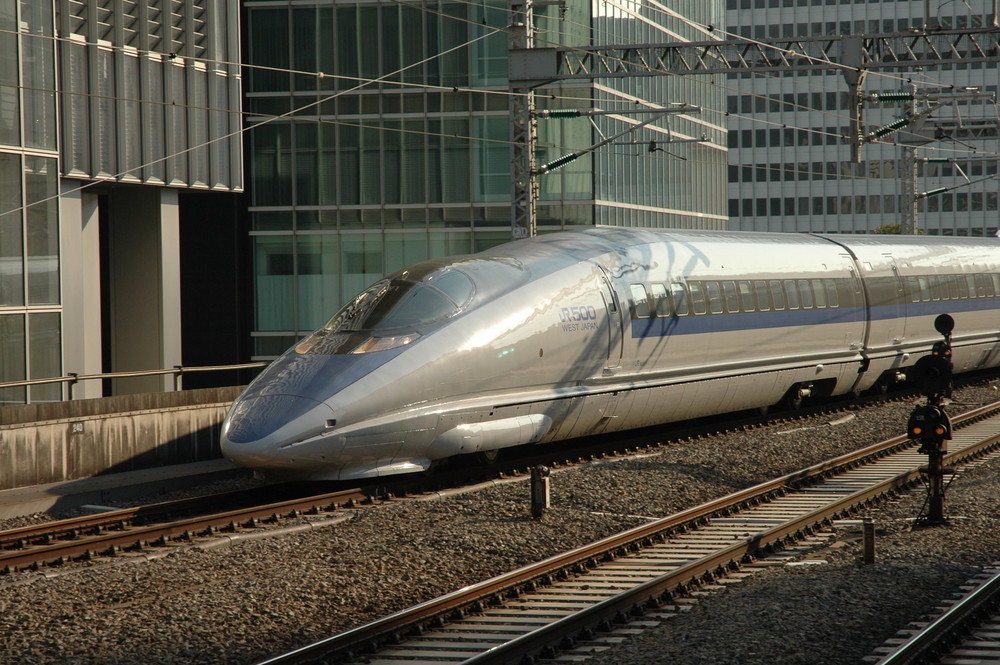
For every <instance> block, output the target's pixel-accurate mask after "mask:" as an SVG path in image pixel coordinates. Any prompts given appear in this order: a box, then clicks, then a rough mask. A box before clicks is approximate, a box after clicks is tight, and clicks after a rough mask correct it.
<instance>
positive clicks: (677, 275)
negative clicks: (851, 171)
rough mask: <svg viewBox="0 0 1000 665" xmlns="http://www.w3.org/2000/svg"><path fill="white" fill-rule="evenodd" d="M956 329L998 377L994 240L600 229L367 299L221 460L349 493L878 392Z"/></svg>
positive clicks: (250, 398) (399, 275) (271, 372)
mask: <svg viewBox="0 0 1000 665" xmlns="http://www.w3.org/2000/svg"><path fill="white" fill-rule="evenodd" d="M942 313H948V314H950V315H951V316H952V317H953V318H954V321H955V329H954V334H953V338H952V345H953V362H954V368H955V372H956V373H957V372H962V371H969V370H974V369H978V368H985V367H994V366H996V365H997V364H998V363H1000V332H998V328H1000V316H998V315H1000V240H998V239H994V238H958V237H955V238H952V237H948V238H945V237H925V236H885V235H882V236H880V235H871V236H858V235H855V236H834V235H806V234H764V233H735V232H700V231H658V230H649V229H625V228H608V227H593V228H588V229H586V230H581V231H568V232H562V233H554V234H551V235H543V236H539V237H536V238H529V239H524V240H518V241H515V242H511V243H508V244H505V245H502V246H499V247H496V248H494V249H491V250H488V251H485V252H482V253H479V254H474V255H468V256H459V257H452V258H446V259H436V260H430V261H425V262H423V263H418V264H416V265H413V266H410V267H408V268H405V269H403V270H400V271H398V272H396V273H395V274H392V275H390V276H388V277H386V278H384V279H381V280H379V281H378V282H376V283H375V284H373V285H371V286H370V287H369V288H368V289H366V290H365V291H363V292H362V293H360V294H359V295H358V296H357V297H355V298H354V299H353V300H352V301H351V302H350V303H348V304H347V305H346V306H345V307H343V308H342V309H341V310H340V311H339V312H337V314H336V315H334V316H333V318H331V319H330V321H329V322H328V323H327V324H326V325H324V326H323V327H322V328H320V329H319V330H317V331H316V332H314V333H313V334H311V335H309V336H308V337H306V338H305V339H303V340H302V341H301V342H299V343H298V344H296V345H295V346H294V347H292V348H291V349H289V350H288V351H287V352H285V353H284V355H282V356H281V357H280V358H278V359H277V360H275V361H274V362H273V363H272V364H271V365H270V366H269V367H267V368H266V369H265V370H264V371H263V372H262V373H261V374H260V375H259V376H258V377H257V378H256V379H255V380H254V381H253V382H252V383H251V384H250V385H249V386H248V387H247V389H246V391H245V392H244V393H243V394H242V395H241V396H240V397H239V398H238V399H237V400H236V401H235V402H234V404H233V405H232V408H231V409H230V410H229V413H228V415H227V417H226V419H225V422H224V424H223V433H222V452H223V454H224V455H225V456H226V457H227V458H228V459H230V460H232V461H233V462H235V463H236V464H239V465H243V466H246V467H250V468H253V469H255V470H257V471H260V472H262V473H263V475H273V476H279V477H280V476H285V477H302V478H309V479H331V480H336V479H342V480H343V479H361V478H374V477H380V476H386V475H391V474H400V473H410V472H419V471H423V470H426V469H428V468H430V467H431V466H432V465H433V464H435V463H436V462H438V461H440V460H444V459H447V458H449V457H452V456H454V455H460V454H466V453H485V454H486V455H487V456H489V455H495V453H496V451H498V450H500V449H502V448H506V447H508V446H518V445H523V444H544V443H547V442H552V441H557V440H562V439H568V438H572V437H581V436H586V435H592V434H598V433H605V432H613V431H618V430H625V429H632V428H639V427H646V426H651V425H658V424H662V423H669V422H672V421H679V420H685V419H689V418H694V417H701V416H706V415H711V414H719V413H728V412H732V411H738V410H743V409H750V408H760V407H767V406H769V405H773V404H777V403H781V402H782V401H785V402H789V403H791V404H797V403H798V402H799V401H801V399H802V398H803V397H808V396H828V395H840V394H844V393H851V392H854V393H857V392H861V391H864V390H867V389H872V388H876V389H877V388H884V387H887V386H889V385H890V384H891V383H893V382H894V381H897V380H901V379H903V378H905V373H906V370H907V368H909V367H912V366H913V365H914V364H915V363H916V361H917V360H918V359H919V358H920V357H922V356H924V355H927V354H928V353H929V351H930V349H931V346H932V345H933V343H934V342H936V341H939V340H940V339H941V336H940V335H939V334H938V333H937V332H936V331H935V328H934V320H935V318H936V317H937V316H938V315H939V314H942Z"/></svg>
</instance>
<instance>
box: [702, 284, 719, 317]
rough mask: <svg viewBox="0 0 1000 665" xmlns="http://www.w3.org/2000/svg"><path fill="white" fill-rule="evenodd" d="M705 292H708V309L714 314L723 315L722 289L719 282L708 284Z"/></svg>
mask: <svg viewBox="0 0 1000 665" xmlns="http://www.w3.org/2000/svg"><path fill="white" fill-rule="evenodd" d="M705 290H706V291H707V292H708V309H709V311H710V312H712V314H722V289H720V288H719V283H718V282H706V283H705Z"/></svg>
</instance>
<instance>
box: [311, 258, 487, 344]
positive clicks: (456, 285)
mask: <svg viewBox="0 0 1000 665" xmlns="http://www.w3.org/2000/svg"><path fill="white" fill-rule="evenodd" d="M435 277H436V276H435ZM471 296H472V282H471V281H470V280H469V278H468V277H466V276H465V275H463V274H462V273H459V272H448V273H446V274H444V275H442V276H440V277H438V278H437V279H434V280H433V283H432V282H431V280H427V281H426V282H412V281H409V280H407V279H399V278H396V279H391V280H388V279H386V280H382V281H380V282H376V283H375V284H373V285H372V286H370V287H369V288H368V289H366V290H365V291H364V292H362V293H361V295H359V296H358V297H357V298H355V299H354V300H353V301H352V302H350V303H348V305H347V306H346V307H344V308H343V309H341V310H340V311H339V312H338V313H337V315H336V316H334V317H333V318H332V319H330V322H329V323H327V324H326V325H325V326H324V328H326V329H327V330H329V331H330V332H341V331H361V330H373V331H374V330H387V329H397V328H411V327H415V326H420V325H422V324H426V323H431V322H433V321H439V320H441V319H446V318H448V317H449V316H452V315H453V314H455V313H456V312H458V311H459V309H460V308H461V307H462V305H464V304H465V303H466V302H468V300H469V298H470V297H471Z"/></svg>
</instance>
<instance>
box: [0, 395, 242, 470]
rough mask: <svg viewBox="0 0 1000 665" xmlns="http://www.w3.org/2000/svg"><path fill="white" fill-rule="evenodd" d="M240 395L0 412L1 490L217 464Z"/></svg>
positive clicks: (128, 399) (129, 398)
mask: <svg viewBox="0 0 1000 665" xmlns="http://www.w3.org/2000/svg"><path fill="white" fill-rule="evenodd" d="M241 390H242V389H241V388H240V387H234V388H218V389H205V390H188V391H181V392H172V393H151V394H142V395H124V396H120V397H108V398H101V399H91V400H76V401H72V402H54V403H47V404H30V405H25V406H13V407H4V408H2V409H0V490H3V489H11V488H14V487H25V486H29V485H39V484H44V483H55V482H62V481H67V480H77V479H80V478H88V477H91V476H95V475H99V474H104V473H119V472H123V471H135V470H139V469H146V468H152V467H156V466H164V465H169V464H184V463H188V462H198V461H203V460H210V459H216V458H218V457H220V453H219V429H220V426H221V425H222V420H223V418H224V417H225V415H226V411H227V410H228V409H229V405H230V404H232V401H233V399H235V398H236V396H237V395H239V393H240V391H241Z"/></svg>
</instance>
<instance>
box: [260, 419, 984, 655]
mask: <svg viewBox="0 0 1000 665" xmlns="http://www.w3.org/2000/svg"><path fill="white" fill-rule="evenodd" d="M998 412H1000V402H998V403H994V404H991V405H987V406H984V407H980V408H978V409H974V410H972V411H969V412H966V413H965V414H962V415H961V416H959V417H957V418H956V419H955V422H954V423H953V425H954V427H955V429H956V430H957V429H958V428H960V427H964V426H967V425H969V424H973V423H976V422H979V421H981V420H983V419H984V418H988V417H989V416H990V415H992V414H996V413H998ZM998 442H1000V435H996V436H993V437H989V438H987V439H985V440H983V441H981V442H979V443H977V444H975V445H974V446H970V448H974V449H976V450H977V451H979V450H983V449H986V448H989V447H992V446H996V445H997V444H998ZM915 445H916V444H914V443H913V442H912V441H910V440H908V439H907V438H906V437H905V436H898V437H894V438H892V439H888V440H886V441H883V442H880V443H876V444H873V445H871V446H867V447H866V448H863V449H860V450H858V451H854V452H852V453H848V454H845V455H841V456H839V457H836V458H833V459H831V460H827V461H825V462H821V463H819V464H815V465H812V466H810V467H807V468H805V469H802V470H799V471H796V472H794V473H791V474H787V475H785V476H782V477H780V478H776V479H774V480H771V481H767V482H765V483H761V484H759V485H756V486H754V487H750V488H747V489H745V490H741V491H739V492H735V493H732V494H730V495H727V496H725V497H721V498H719V499H716V500H714V501H711V502H708V503H706V504H703V505H701V506H697V507H694V508H691V509H688V510H685V511H683V512H681V513H677V514H675V515H671V516H669V517H666V518H663V519H660V520H656V521H654V522H650V523H648V524H645V525H641V526H638V527H635V528H633V529H630V530H628V531H625V532H623V533H620V534H616V535H614V536H610V537H608V538H605V539H603V540H600V541H597V542H595V543H591V544H589V545H585V546H583V547H580V548H576V549H574V550H571V551H569V552H566V553H563V554H559V555H556V556H554V557H550V558H548V559H545V560H543V561H540V562H537V563H534V564H530V565H528V566H524V567H522V568H519V569H517V570H515V571H512V572H510V573H507V574H504V575H500V576H498V577H495V578H492V579H489V580H485V581H483V582H480V583H478V584H474V585H470V586H468V587H465V588H463V589H460V590H458V591H455V592H452V593H450V594H446V595H444V596H440V597H438V598H434V599H432V600H429V601H426V602H424V603H421V604H419V605H416V606H414V607H412V608H409V609H406V610H402V611H400V612H396V613H394V614H391V615H389V616H387V617H384V618H382V619H379V620H376V621H374V622H371V623H368V624H365V625H363V626H359V627H357V628H354V629H351V630H348V631H345V632H343V633H340V634H338V635H334V636H332V637H329V638H326V639H324V640H320V641H318V642H315V643H313V644H309V645H306V646H303V647H300V648H299V649H296V650H293V651H291V652H288V653H285V654H281V655H278V656H275V657H273V658H270V659H268V660H264V661H261V662H260V663H258V665H288V664H290V663H307V662H311V661H313V660H316V659H318V658H324V659H333V660H334V661H337V660H349V659H351V658H353V657H355V656H359V655H360V654H362V653H364V652H367V651H368V650H370V649H371V648H372V647H373V645H379V644H392V643H396V642H398V641H400V640H401V638H402V637H403V636H404V635H405V634H406V633H407V632H412V633H417V634H419V633H422V632H423V631H424V630H425V629H426V628H427V627H428V626H430V625H433V624H434V623H435V622H437V623H438V624H440V620H441V617H443V616H447V615H449V614H452V615H457V616H462V615H463V614H464V613H466V612H469V611H481V610H482V609H483V608H484V607H485V606H487V605H490V604H496V603H498V602H499V599H500V598H502V597H503V596H504V595H508V594H510V595H514V594H516V592H517V591H518V590H519V589H524V588H533V587H534V586H535V585H536V584H538V583H539V582H542V583H544V582H545V581H546V580H548V579H552V578H554V577H556V576H559V575H561V574H566V572H565V571H573V570H575V571H578V572H582V571H583V570H584V569H587V568H590V567H593V566H594V565H596V562H597V561H598V560H600V559H602V558H606V557H608V556H609V554H610V553H615V552H619V553H622V552H627V551H629V550H632V549H637V548H638V547H640V546H642V545H643V544H648V543H652V542H654V541H656V540H657V539H662V538H664V537H665V534H669V533H671V532H673V531H677V530H681V529H686V528H688V527H692V526H697V525H698V524H700V523H704V522H705V521H707V520H708V519H709V518H711V517H713V516H715V515H719V514H728V513H729V512H731V511H733V510H735V509H736V508H737V507H739V506H744V505H750V504H756V503H761V502H765V501H767V500H769V498H770V497H773V496H776V495H779V494H783V493H785V492H786V491H788V490H791V489H793V488H796V487H800V486H803V485H807V484H810V483H812V482H817V481H819V480H822V479H823V478H825V477H826V476H829V475H831V474H832V473H834V472H836V471H839V470H848V469H851V468H854V467H857V466H860V465H863V464H865V463H866V462H867V461H869V460H875V459H878V458H882V457H885V456H887V455H891V454H894V453H896V452H899V451H902V450H906V449H908V448H912V447H914V446H915ZM970 448H967V449H965V450H963V451H957V452H955V453H952V454H951V455H949V456H948V457H946V461H948V462H950V463H954V462H956V461H957V460H960V459H965V458H967V457H969V456H971V455H972V452H971V451H970ZM921 475H922V471H921V470H920V469H916V468H914V469H910V470H908V471H905V472H902V473H900V474H897V475H895V476H893V477H890V478H888V479H887V480H885V481H883V482H880V483H877V484H876V485H874V486H870V487H866V488H864V489H862V490H859V491H857V492H854V493H852V494H850V495H847V496H846V497H843V498H841V499H839V500H837V501H834V502H832V503H831V504H829V505H828V506H826V507H824V508H820V509H817V510H814V511H812V512H810V513H808V514H806V515H803V516H800V517H799V518H796V519H794V520H791V521H788V522H786V523H784V524H782V525H779V526H776V527H774V528H771V529H768V530H765V531H761V532H758V533H756V534H754V535H752V536H750V537H749V538H746V539H743V540H741V541H740V542H737V543H735V544H733V545H731V546H729V547H726V548H724V549H722V550H720V551H717V552H715V553H713V554H711V555H709V556H708V557H705V558H704V559H701V560H698V561H694V562H691V563H689V564H686V565H683V566H681V567H679V568H677V569H675V570H672V571H670V572H669V573H666V574H664V575H662V576H660V577H658V578H656V579H653V580H650V581H647V582H645V583H642V584H640V585H639V586H637V587H635V588H633V589H630V590H628V591H626V592H624V593H622V594H620V595H618V596H615V597H613V598H609V599H607V600H605V601H602V602H599V603H597V604H595V605H593V606H591V607H589V608H587V609H585V610H582V611H580V612H578V613H575V614H572V615H570V616H567V617H565V618H563V619H560V620H557V621H555V622H553V623H551V624H549V625H547V626H544V627H542V628H538V629H536V630H534V631H532V632H529V633H527V634H525V635H522V636H520V637H518V638H515V639H513V640H511V641H509V642H507V643H504V644H502V645H499V646H496V647H493V648H491V649H489V650H487V651H485V652H483V653H481V654H479V655H476V656H474V657H472V658H470V659H468V660H467V661H464V662H466V663H468V664H475V665H486V664H490V665H494V664H496V663H519V662H521V661H522V660H523V659H526V658H527V659H532V658H537V657H538V656H539V655H542V654H545V653H551V652H552V651H553V650H554V649H556V647H557V646H558V644H559V643H560V642H562V641H563V640H564V639H565V637H566V636H567V635H572V634H579V633H580V632H584V631H593V630H594V629H595V627H597V626H599V625H601V624H602V623H607V622H608V621H609V617H614V616H617V615H621V614H628V613H630V612H633V611H640V610H641V608H642V607H644V606H646V605H647V604H655V603H658V602H659V601H661V600H663V599H665V598H669V597H670V596H671V595H673V594H675V593H678V592H682V591H683V590H684V589H685V588H686V587H687V586H697V585H699V584H701V583H702V582H703V581H706V580H708V579H711V578H712V577H714V576H715V575H716V574H718V573H722V572H725V571H728V570H731V569H734V568H735V567H737V566H738V565H739V563H740V562H745V561H747V560H749V559H752V558H753V557H755V556H757V555H759V554H761V553H763V552H766V551H767V550H769V549H775V548H778V547H780V546H781V545H782V543H784V542H785V541H787V540H788V539H790V538H792V537H793V536H794V535H796V534H801V533H805V532H808V531H810V530H812V529H813V528H815V527H816V526H817V525H822V524H825V523H828V522H829V521H831V520H832V519H834V518H835V517H837V516H838V515H844V514H849V513H850V511H851V510H852V509H853V508H854V507H857V506H859V505H866V504H868V503H869V502H871V501H872V500H873V499H874V498H875V497H878V496H880V495H884V494H886V493H890V492H896V491H898V490H901V489H903V488H905V487H907V486H909V485H911V484H913V483H914V482H916V481H918V480H919V479H920V477H921ZM612 556H613V555H612Z"/></svg>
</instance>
